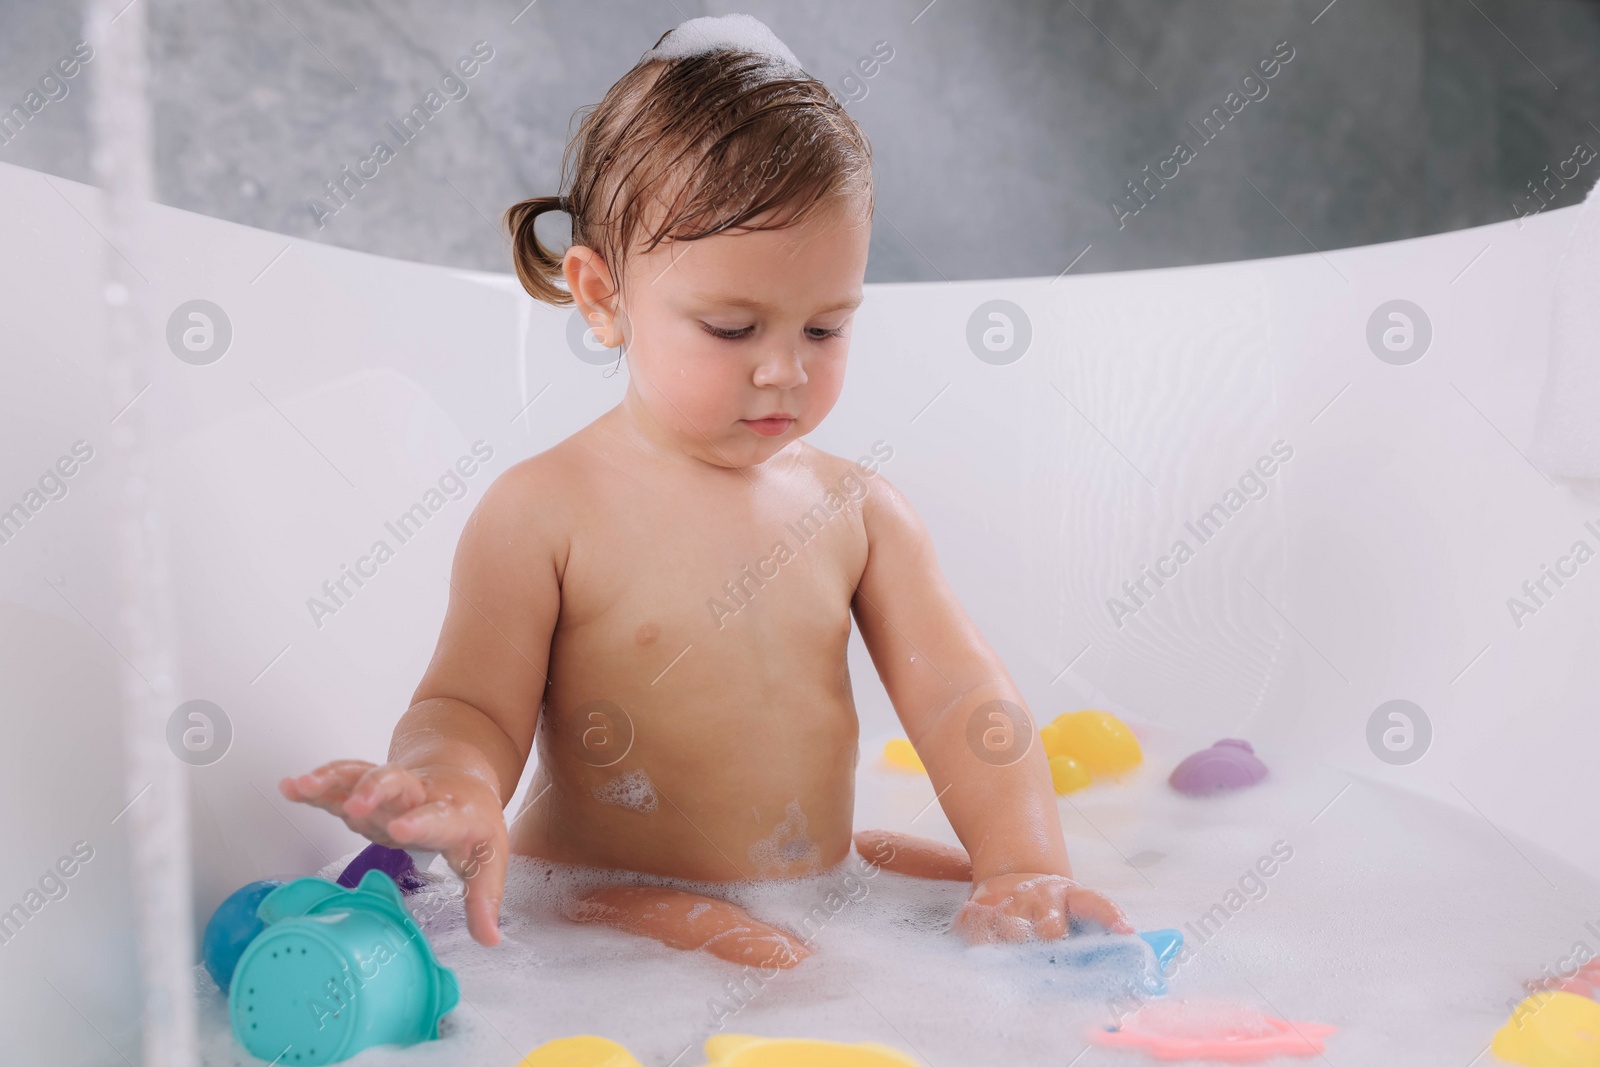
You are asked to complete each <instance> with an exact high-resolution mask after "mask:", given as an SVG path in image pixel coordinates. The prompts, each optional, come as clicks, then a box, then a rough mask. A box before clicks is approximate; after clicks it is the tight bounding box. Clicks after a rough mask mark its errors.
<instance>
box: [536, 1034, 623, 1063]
mask: <svg viewBox="0 0 1600 1067" xmlns="http://www.w3.org/2000/svg"><path fill="white" fill-rule="evenodd" d="M517 1067H643V1065H642V1064H641V1063H640V1062H639V1061H638V1060H636V1059H634V1058H633V1054H632V1053H631V1052H629V1051H628V1050H627V1049H625V1048H623V1047H622V1046H621V1045H619V1044H617V1043H616V1042H615V1041H609V1040H607V1039H606V1038H603V1037H594V1036H592V1035H590V1034H581V1035H579V1036H578V1037H558V1038H556V1039H555V1040H554V1041H546V1042H545V1043H544V1044H542V1045H540V1046H539V1047H538V1048H536V1049H534V1050H533V1051H532V1052H530V1053H528V1054H527V1055H526V1056H524V1057H523V1058H522V1062H521V1063H520V1064H518V1065H517Z"/></svg>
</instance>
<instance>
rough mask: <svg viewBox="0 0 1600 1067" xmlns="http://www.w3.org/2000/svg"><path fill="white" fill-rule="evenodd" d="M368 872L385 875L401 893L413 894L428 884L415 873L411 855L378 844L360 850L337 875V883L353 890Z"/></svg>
mask: <svg viewBox="0 0 1600 1067" xmlns="http://www.w3.org/2000/svg"><path fill="white" fill-rule="evenodd" d="M368 871H382V872H383V873H384V874H387V875H388V876H389V877H390V878H391V879H392V880H393V881H394V884H395V885H397V886H399V887H400V892H402V893H415V892H416V891H417V890H419V889H421V888H422V887H423V886H425V885H427V884H428V883H427V882H426V881H424V880H423V878H422V876H421V875H420V874H418V873H417V864H416V861H415V860H413V859H412V858H411V853H409V852H407V851H406V850H405V849H403V848H385V847H384V846H382V845H378V844H372V845H368V846H367V847H366V848H364V849H362V850H361V854H360V855H358V856H357V857H356V858H355V859H353V860H351V861H350V866H348V867H346V868H345V869H344V873H343V874H341V875H339V879H338V882H339V884H340V885H342V886H344V887H345V888H346V889H355V888H356V887H358V886H359V885H360V884H361V876H362V875H364V874H366V873H367V872H368Z"/></svg>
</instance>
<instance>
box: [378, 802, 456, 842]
mask: <svg viewBox="0 0 1600 1067" xmlns="http://www.w3.org/2000/svg"><path fill="white" fill-rule="evenodd" d="M461 823H462V815H461V809H460V808H459V807H457V806H456V805H454V804H451V803H450V802H449V801H444V800H435V801H433V802H432V803H430V804H419V805H418V806H416V807H414V808H412V809H411V810H410V811H408V812H406V813H405V814H404V815H400V816H398V817H396V818H393V819H390V820H389V824H388V826H387V827H385V829H386V830H387V831H388V834H389V836H390V837H392V838H394V839H395V840H396V841H402V842H404V843H405V847H406V848H425V849H431V850H433V851H435V852H449V851H451V850H452V849H454V848H455V847H456V846H457V845H458V844H459V843H460V841H461V838H462V836H463V835H462V832H461Z"/></svg>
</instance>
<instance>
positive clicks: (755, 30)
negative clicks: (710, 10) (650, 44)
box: [642, 15, 801, 71]
mask: <svg viewBox="0 0 1600 1067" xmlns="http://www.w3.org/2000/svg"><path fill="white" fill-rule="evenodd" d="M724 48H731V49H737V50H739V51H743V52H755V53H757V54H759V55H764V56H767V57H769V58H770V59H771V60H772V61H773V62H774V63H776V64H778V65H782V66H789V67H793V68H794V69H795V70H796V71H800V70H801V66H800V60H799V58H798V57H796V56H795V54H794V53H793V52H791V51H790V50H789V46H788V45H786V44H784V43H783V42H782V41H780V40H779V39H778V35H777V34H775V33H773V32H772V30H771V29H770V28H768V26H767V24H766V23H764V22H762V21H761V20H760V19H758V18H756V17H755V16H754V15H705V16H702V17H700V18H693V19H689V20H688V21H686V22H681V23H679V24H678V25H677V26H676V27H674V28H673V29H672V31H671V32H669V33H668V34H667V36H666V38H665V39H664V40H662V42H661V43H660V44H658V45H656V46H655V47H654V48H652V49H650V50H649V51H648V52H646V53H645V54H644V56H643V57H642V59H684V58H686V57H688V56H698V55H703V54H704V53H706V52H715V51H718V50H720V49H724Z"/></svg>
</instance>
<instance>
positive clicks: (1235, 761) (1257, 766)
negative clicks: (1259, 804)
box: [1167, 737, 1267, 797]
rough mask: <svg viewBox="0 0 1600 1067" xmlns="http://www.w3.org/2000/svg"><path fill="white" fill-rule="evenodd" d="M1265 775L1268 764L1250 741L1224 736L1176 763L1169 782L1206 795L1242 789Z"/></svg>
mask: <svg viewBox="0 0 1600 1067" xmlns="http://www.w3.org/2000/svg"><path fill="white" fill-rule="evenodd" d="M1266 776H1267V765H1266V764H1265V763H1262V762H1261V761H1260V760H1259V759H1257V758H1256V750H1255V749H1253V748H1251V747H1250V742H1248V741H1240V740H1238V739H1237V738H1233V737H1225V738H1223V739H1222V740H1221V741H1218V742H1217V743H1216V744H1214V745H1212V746H1211V747H1210V748H1203V749H1201V750H1200V751H1199V752H1196V753H1195V754H1194V755H1192V756H1190V757H1189V758H1188V759H1186V760H1184V761H1183V762H1182V763H1180V764H1178V765H1177V766H1176V767H1174V768H1173V769H1172V774H1171V776H1170V777H1168V778H1167V783H1168V784H1169V785H1171V786H1172V788H1174V789H1176V790H1177V791H1178V792H1180V793H1183V794H1185V795H1187V796H1191V797H1203V796H1207V795H1209V794H1211V793H1219V792H1223V791H1224V790H1230V789H1243V788H1245V787H1246V786H1251V785H1255V784H1256V783H1257V782H1259V781H1261V779H1263V778H1265V777H1266Z"/></svg>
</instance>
